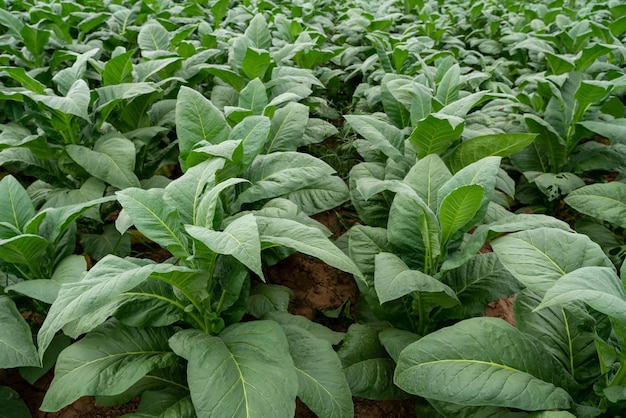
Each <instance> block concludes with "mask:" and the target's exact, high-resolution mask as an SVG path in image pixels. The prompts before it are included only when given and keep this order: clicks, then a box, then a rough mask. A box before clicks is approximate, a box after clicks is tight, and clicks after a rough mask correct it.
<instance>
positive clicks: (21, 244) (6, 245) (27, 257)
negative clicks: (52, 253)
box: [0, 234, 49, 273]
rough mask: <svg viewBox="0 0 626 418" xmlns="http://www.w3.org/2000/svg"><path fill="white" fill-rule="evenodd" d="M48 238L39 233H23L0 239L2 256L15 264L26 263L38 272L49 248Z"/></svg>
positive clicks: (0, 256)
mask: <svg viewBox="0 0 626 418" xmlns="http://www.w3.org/2000/svg"><path fill="white" fill-rule="evenodd" d="M48 244H49V242H48V240H46V239H45V238H44V237H41V236H39V235H33V234H22V235H18V236H16V237H13V238H8V239H3V240H0V258H2V259H3V260H4V261H5V262H8V263H13V264H25V265H27V266H28V267H29V269H30V271H31V272H32V273H38V272H39V271H40V268H41V262H42V260H43V258H44V257H45V254H46V249H47V248H48Z"/></svg>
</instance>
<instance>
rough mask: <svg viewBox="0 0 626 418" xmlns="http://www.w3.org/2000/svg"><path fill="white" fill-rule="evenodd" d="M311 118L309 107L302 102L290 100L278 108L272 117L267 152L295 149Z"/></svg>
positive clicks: (300, 143) (300, 142) (300, 141)
mask: <svg viewBox="0 0 626 418" xmlns="http://www.w3.org/2000/svg"><path fill="white" fill-rule="evenodd" d="M308 120H309V108H308V107H306V106H305V105H303V104H301V103H296V102H290V103H288V104H287V105H286V106H285V107H283V108H281V109H278V110H277V111H276V112H275V113H274V116H273V117H272V127H271V132H270V137H269V140H268V142H267V144H266V146H265V153H267V154H269V153H271V152H275V151H295V150H296V149H297V148H298V147H299V146H300V145H302V139H303V137H304V132H305V130H306V125H307V122H308Z"/></svg>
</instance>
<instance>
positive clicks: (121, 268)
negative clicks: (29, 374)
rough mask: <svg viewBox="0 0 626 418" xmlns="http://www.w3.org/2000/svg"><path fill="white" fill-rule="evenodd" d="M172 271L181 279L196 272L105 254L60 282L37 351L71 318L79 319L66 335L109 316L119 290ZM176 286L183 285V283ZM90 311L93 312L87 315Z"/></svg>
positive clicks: (83, 330) (181, 280) (71, 319)
mask: <svg viewBox="0 0 626 418" xmlns="http://www.w3.org/2000/svg"><path fill="white" fill-rule="evenodd" d="M176 273H180V274H182V275H183V276H184V277H180V278H179V277H176V276H174V277H175V278H177V279H178V281H180V282H183V281H185V280H190V278H193V277H194V276H193V275H194V274H195V273H197V272H196V271H194V270H190V269H188V268H186V267H177V266H174V265H171V264H153V263H149V262H144V261H141V260H137V259H134V260H133V259H123V258H119V257H116V256H112V255H109V256H106V257H105V258H103V259H102V260H100V261H99V262H98V263H97V264H96V265H95V266H94V267H92V268H91V270H89V272H87V273H86V274H85V276H84V277H83V278H82V279H81V280H80V281H78V282H74V283H67V284H65V285H64V286H61V290H60V291H59V295H58V296H57V298H56V300H55V301H54V303H53V304H52V306H51V307H50V311H49V312H48V316H47V317H46V320H45V321H44V323H43V325H42V327H41V329H40V331H39V334H38V336H37V342H38V344H39V355H40V356H42V355H43V353H44V352H45V350H46V348H47V347H48V344H50V341H52V337H54V334H56V332H57V331H59V330H60V329H61V328H63V327H65V326H66V325H67V324H69V323H71V322H72V321H77V320H81V319H82V320H83V321H82V322H81V323H80V324H79V326H76V327H74V328H75V330H74V331H75V332H76V335H70V336H73V337H77V336H78V335H80V334H83V333H85V332H88V331H90V330H92V329H93V328H95V327H96V326H98V325H100V324H101V323H102V322H104V321H105V320H106V319H107V318H108V317H109V316H111V315H112V314H113V313H114V312H115V309H116V308H117V306H118V304H119V302H121V300H120V299H119V296H120V295H121V294H122V293H124V292H127V291H129V290H131V289H133V288H135V287H136V286H138V285H139V284H141V283H142V282H144V281H145V280H147V279H148V278H149V277H150V276H154V277H155V278H158V279H159V280H163V281H166V280H167V278H168V274H169V275H172V274H174V275H175V274H176ZM178 287H179V288H183V289H184V288H185V283H182V285H179V286H178ZM93 314H96V315H95V316H91V315H93ZM71 334H73V333H71ZM68 335H69V334H68Z"/></svg>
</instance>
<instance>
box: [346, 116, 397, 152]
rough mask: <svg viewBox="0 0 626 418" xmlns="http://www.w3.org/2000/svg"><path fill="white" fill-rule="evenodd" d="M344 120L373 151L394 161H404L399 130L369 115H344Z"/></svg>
mask: <svg viewBox="0 0 626 418" xmlns="http://www.w3.org/2000/svg"><path fill="white" fill-rule="evenodd" d="M344 118H345V119H346V122H348V124H349V125H350V127H352V128H353V129H354V130H355V131H357V133H358V134H359V135H361V136H362V137H363V138H365V139H366V140H367V141H368V142H369V143H370V144H371V146H372V147H373V148H374V149H376V150H378V151H380V152H382V153H383V154H385V155H386V156H387V157H389V158H392V159H394V160H395V161H402V160H403V159H404V155H403V150H404V135H403V134H402V131H400V129H398V128H396V127H395V126H393V125H391V124H389V123H387V122H383V121H381V120H380V119H376V118H375V117H373V116H369V115H345V116H344Z"/></svg>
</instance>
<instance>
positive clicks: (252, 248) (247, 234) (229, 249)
mask: <svg viewBox="0 0 626 418" xmlns="http://www.w3.org/2000/svg"><path fill="white" fill-rule="evenodd" d="M185 229H186V230H187V232H188V233H189V235H191V236H192V237H194V238H195V239H197V240H198V241H200V242H202V243H203V244H204V245H206V246H207V247H208V248H209V249H210V250H211V251H213V252H216V253H217V254H228V255H232V256H233V257H235V258H236V259H237V260H239V262H241V263H242V264H243V265H245V266H246V267H248V268H249V269H250V270H252V271H253V272H254V273H255V274H257V275H258V276H259V277H260V278H261V279H262V280H263V281H265V278H264V276H263V270H262V268H261V241H260V239H259V229H258V227H257V223H256V220H255V217H254V215H252V214H248V215H245V216H242V217H240V218H237V219H235V220H234V221H233V222H231V223H229V224H228V226H227V227H226V229H224V231H212V230H210V229H207V228H203V227H199V226H192V225H187V226H185Z"/></svg>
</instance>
